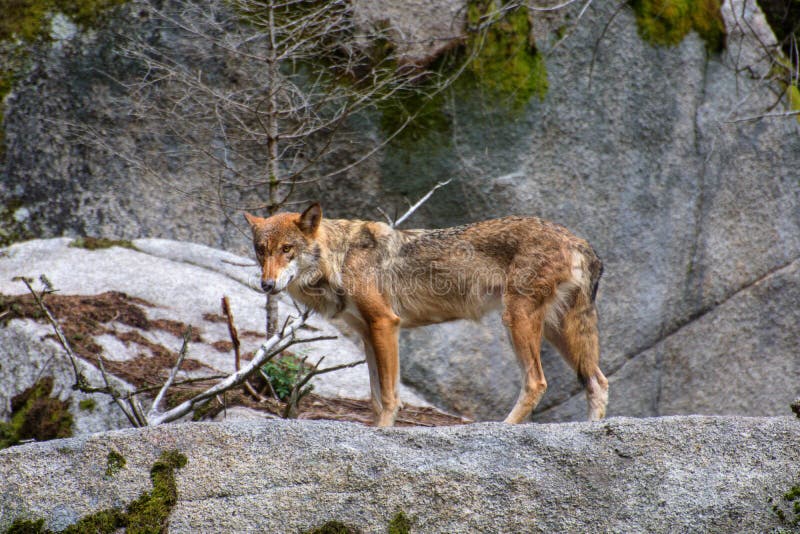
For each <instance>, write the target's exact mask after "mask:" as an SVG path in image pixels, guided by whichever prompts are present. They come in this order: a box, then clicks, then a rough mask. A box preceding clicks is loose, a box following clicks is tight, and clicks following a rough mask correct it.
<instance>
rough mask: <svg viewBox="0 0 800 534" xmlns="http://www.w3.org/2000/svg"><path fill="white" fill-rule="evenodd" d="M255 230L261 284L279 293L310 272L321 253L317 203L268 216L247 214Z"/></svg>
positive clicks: (254, 243)
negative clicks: (294, 210) (303, 208)
mask: <svg viewBox="0 0 800 534" xmlns="http://www.w3.org/2000/svg"><path fill="white" fill-rule="evenodd" d="M244 216H245V218H246V219H247V222H249V223H250V228H251V229H252V230H253V248H254V249H255V251H256V258H257V259H258V263H259V265H261V288H262V289H263V290H264V291H266V292H267V293H271V294H273V295H274V294H276V293H280V292H281V291H283V290H284V289H286V286H288V285H289V284H290V283H291V282H292V281H293V280H295V279H296V278H298V277H299V276H301V275H304V274H307V272H308V270H309V269H310V268H311V267H313V266H314V265H315V262H316V259H317V258H318V256H319V247H318V246H317V244H316V237H317V233H318V231H319V224H320V222H321V221H322V208H321V207H320V205H319V204H318V203H314V204H312V205H311V206H309V207H308V209H306V210H305V211H304V212H303V213H278V214H276V215H273V216H272V217H268V218H266V219H264V218H262V217H256V216H254V215H250V214H249V213H245V214H244Z"/></svg>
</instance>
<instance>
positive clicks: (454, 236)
mask: <svg viewBox="0 0 800 534" xmlns="http://www.w3.org/2000/svg"><path fill="white" fill-rule="evenodd" d="M245 217H246V219H247V221H248V223H249V224H250V227H251V229H252V233H253V247H254V249H255V254H256V258H257V260H258V263H259V265H260V266H261V270H262V275H261V288H262V289H263V290H264V291H265V292H267V293H271V294H277V293H280V292H281V291H287V292H288V293H289V295H290V296H291V297H292V298H293V299H295V300H296V301H297V302H299V303H301V304H303V305H305V306H307V307H309V308H311V309H312V310H315V311H316V312H318V313H320V314H322V315H323V316H326V317H329V318H332V317H338V318H341V319H343V320H344V321H345V322H346V323H347V324H348V325H349V326H350V327H351V328H352V329H353V330H355V332H357V333H358V334H359V335H360V336H361V338H362V339H363V341H364V352H365V354H366V360H367V366H368V369H369V377H370V389H371V394H372V395H371V396H372V405H373V410H374V413H375V423H376V424H377V425H378V426H391V425H393V424H394V420H395V417H396V415H397V411H398V409H399V408H400V404H401V403H400V399H399V397H398V381H399V375H400V363H399V356H398V333H399V329H400V328H408V327H415V326H421V325H428V324H434V323H441V322H444V321H451V320H455V319H478V318H479V317H481V316H482V315H484V314H485V313H487V312H488V311H490V310H493V309H502V317H503V324H504V325H505V327H506V329H507V331H508V335H509V338H510V340H511V345H512V346H513V349H514V353H515V354H516V357H517V360H518V362H519V365H520V368H521V369H522V375H523V380H522V388H521V390H520V392H519V397H518V399H517V401H516V404H515V405H514V407H513V408H512V410H511V412H510V413H509V414H508V416H507V417H506V418H505V421H506V422H507V423H519V422H522V421H524V420H525V419H526V418H527V417H528V416H529V415H530V413H531V412H532V411H533V409H534V408H535V407H536V405H537V404H538V402H539V400H540V399H541V398H542V395H543V394H544V392H545V390H546V388H547V381H546V380H545V376H544V373H543V372H542V364H541V360H540V346H541V340H542V338H544V339H546V340H548V341H549V342H550V343H551V344H552V345H553V346H555V348H556V349H557V350H558V351H559V352H560V353H561V355H562V356H563V357H564V359H565V360H566V361H567V363H569V365H570V366H571V367H572V368H573V369H574V370H575V372H576V373H577V375H578V379H579V380H580V381H581V383H582V384H583V386H584V387H585V389H586V398H587V401H588V407H589V419H590V420H599V419H602V418H603V417H604V416H605V410H606V404H607V403H608V380H607V379H606V377H605V376H604V375H603V373H602V372H601V371H600V367H599V342H598V331H597V309H596V307H595V297H596V295H597V287H598V282H599V280H600V276H601V274H602V271H603V264H602V262H601V261H600V259H599V258H598V257H597V255H596V254H595V252H594V250H593V249H592V247H591V246H590V245H589V243H587V242H586V241H585V240H583V239H581V238H579V237H576V236H575V235H573V234H572V233H570V232H569V231H568V230H567V229H566V228H564V227H562V226H559V225H557V224H554V223H550V222H547V221H543V220H540V219H538V218H535V217H504V218H500V219H493V220H487V221H483V222H476V223H473V224H466V225H463V226H457V227H453V228H444V229H438V230H398V229H395V228H392V227H391V226H389V225H388V224H385V223H382V222H371V221H361V220H344V219H328V218H323V217H322V208H321V207H320V205H319V203H314V204H311V205H310V206H309V207H308V208H307V209H306V210H305V211H303V213H278V214H275V215H272V216H271V217H268V218H262V217H257V216H254V215H251V214H249V213H245Z"/></svg>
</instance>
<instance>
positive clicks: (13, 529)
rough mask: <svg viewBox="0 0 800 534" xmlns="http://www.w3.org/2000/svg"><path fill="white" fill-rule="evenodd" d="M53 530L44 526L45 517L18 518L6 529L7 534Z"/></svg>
mask: <svg viewBox="0 0 800 534" xmlns="http://www.w3.org/2000/svg"><path fill="white" fill-rule="evenodd" d="M50 532H52V531H51V530H48V529H46V528H44V519H37V520H35V521H34V520H30V519H16V520H14V522H13V523H11V526H10V527H8V529H7V530H6V534H49V533H50Z"/></svg>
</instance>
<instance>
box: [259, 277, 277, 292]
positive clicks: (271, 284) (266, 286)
mask: <svg viewBox="0 0 800 534" xmlns="http://www.w3.org/2000/svg"><path fill="white" fill-rule="evenodd" d="M261 289H263V290H264V291H265V292H267V293H272V290H273V289H275V280H261Z"/></svg>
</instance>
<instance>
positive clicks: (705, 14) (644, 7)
mask: <svg viewBox="0 0 800 534" xmlns="http://www.w3.org/2000/svg"><path fill="white" fill-rule="evenodd" d="M630 5H631V7H632V8H633V11H634V12H635V13H636V23H637V26H638V29H639V35H640V36H641V37H642V39H644V40H645V41H647V42H648V43H651V44H653V45H665V46H674V45H677V44H679V43H680V42H681V41H683V39H684V37H686V36H687V35H688V34H689V32H690V31H692V30H694V31H696V32H697V33H698V34H699V35H700V37H702V39H703V40H704V41H705V43H706V46H707V47H708V49H709V50H712V51H714V52H719V51H720V50H722V48H723V47H724V46H725V23H724V21H723V19H722V14H721V13H720V7H721V6H722V2H721V0H631V2H630Z"/></svg>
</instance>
